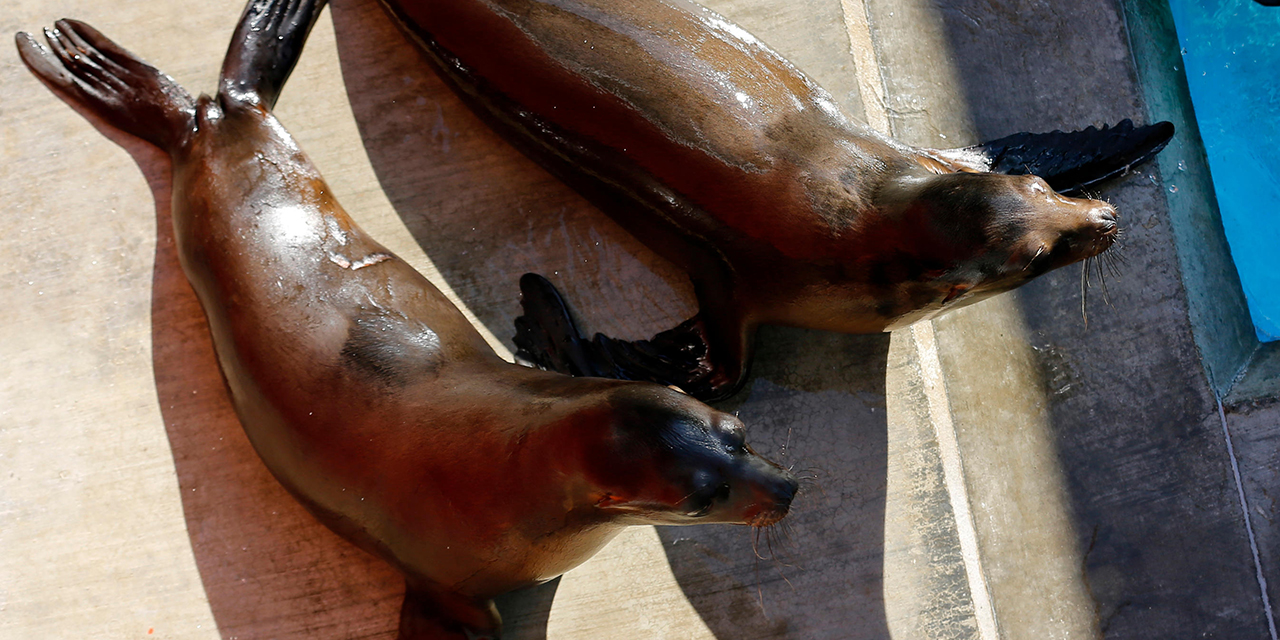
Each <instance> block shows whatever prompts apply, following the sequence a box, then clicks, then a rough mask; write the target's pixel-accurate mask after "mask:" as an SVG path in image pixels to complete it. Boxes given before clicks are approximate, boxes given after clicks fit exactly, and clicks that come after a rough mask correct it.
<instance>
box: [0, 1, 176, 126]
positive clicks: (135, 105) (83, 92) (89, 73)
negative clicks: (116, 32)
mask: <svg viewBox="0 0 1280 640" xmlns="http://www.w3.org/2000/svg"><path fill="white" fill-rule="evenodd" d="M44 37H45V40H46V42H48V45H49V46H48V48H45V47H44V46H42V45H41V44H40V43H38V42H36V39H35V38H33V37H32V36H31V35H30V34H27V33H24V32H19V33H18V34H17V38H16V39H17V44H18V55H19V56H21V57H22V61H23V62H25V63H26V65H27V67H28V68H29V69H31V72H32V73H34V74H36V75H37V76H39V77H40V78H41V79H42V80H44V81H45V82H47V83H48V84H50V85H52V86H53V87H54V88H55V89H58V90H59V91H60V92H61V93H62V94H63V95H65V96H66V97H67V98H69V99H71V100H72V101H74V102H75V103H76V104H79V105H81V106H82V107H84V108H85V109H88V110H89V111H92V112H93V113H94V114H95V115H97V116H99V117H101V118H102V119H104V120H106V121H107V122H108V123H110V124H111V125H112V126H114V127H117V128H119V129H121V130H123V131H125V132H127V133H130V134H133V135H135V136H138V137H139V138H142V139H143V140H146V141H148V142H150V143H152V144H154V145H156V146H158V147H160V148H161V149H164V150H165V151H173V150H175V149H177V148H178V147H180V146H182V145H183V144H184V143H185V141H186V140H187V139H188V137H189V134H190V132H191V131H192V130H193V128H194V126H195V101H194V100H193V99H192V98H191V94H189V93H187V91H186V90H185V89H183V88H182V87H181V86H180V85H178V83H177V82H176V81H175V80H174V79H173V78H170V77H169V76H168V75H165V74H164V73H162V72H160V70H158V69H156V68H155V67H153V66H151V65H149V64H147V63H146V62H143V61H142V60H141V59H140V58H138V57H137V56H135V55H133V54H132V53H129V52H128V51H126V50H124V49H123V48H121V47H120V46H119V45H117V44H116V43H114V42H112V41H111V40H110V39H109V38H107V37H106V36H104V35H102V34H101V33H99V32H98V30H97V29H94V28H93V27H91V26H89V25H87V24H85V23H83V22H80V21H77V20H66V19H63V20H59V21H57V22H56V23H54V26H53V28H46V29H45V30H44Z"/></svg>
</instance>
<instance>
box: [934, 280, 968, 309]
mask: <svg viewBox="0 0 1280 640" xmlns="http://www.w3.org/2000/svg"><path fill="white" fill-rule="evenodd" d="M971 289H973V285H972V284H969V283H967V282H961V283H959V284H955V285H952V287H951V291H948V292H947V297H946V298H943V300H942V304H947V303H949V302H951V301H952V300H955V299H956V298H959V297H960V296H962V295H964V294H966V293H969V291H970V290H971Z"/></svg>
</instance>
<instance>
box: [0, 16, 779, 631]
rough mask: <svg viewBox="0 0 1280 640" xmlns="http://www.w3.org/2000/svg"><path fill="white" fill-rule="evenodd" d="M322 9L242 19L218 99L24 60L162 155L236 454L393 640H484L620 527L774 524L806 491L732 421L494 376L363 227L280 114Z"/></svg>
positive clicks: (67, 24) (485, 356) (616, 390)
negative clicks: (397, 592) (336, 542)
mask: <svg viewBox="0 0 1280 640" xmlns="http://www.w3.org/2000/svg"><path fill="white" fill-rule="evenodd" d="M320 4H322V3H321V2H308V1H301V2H300V1H297V0H253V1H252V2H250V4H249V7H248V8H247V9H246V11H245V14H244V16H243V18H242V20H241V22H240V24H239V27H238V29H237V30H236V32H235V35H234V36H233V39H232V42H231V46H230V49H229V51H228V53H227V57H226V61H225V62H224V65H223V69H222V76H221V82H220V85H219V91H218V93H217V95H216V96H214V97H209V96H201V97H199V98H192V97H191V95H189V94H188V93H187V92H186V91H185V90H183V89H182V88H181V87H180V86H178V85H177V83H175V82H174V81H173V80H172V79H171V78H170V77H168V76H167V75H164V74H163V73H161V72H159V71H158V70H156V69H155V68H153V67H151V66H149V65H147V64H146V63H145V62H143V61H141V60H139V59H138V58H136V57H135V56H133V55H132V54H130V53H128V52H127V51H125V50H123V49H121V48H120V47H119V46H117V45H116V44H115V43H113V42H112V41H110V40H108V39H107V38H106V37H104V36H103V35H102V34H100V33H99V32H97V31H96V30H94V29H93V28H92V27H90V26H88V25H86V24H83V23H80V22H75V21H71V20H62V21H59V22H58V23H57V25H56V27H55V28H53V29H48V30H46V31H45V38H46V40H47V42H48V48H47V49H46V48H44V47H43V46H41V45H40V44H38V43H37V42H36V40H35V39H33V38H32V37H31V36H29V35H27V34H25V33H19V34H18V37H17V41H18V48H19V51H20V53H21V55H22V59H23V60H24V61H25V62H26V63H27V65H28V66H29V67H30V68H31V70H32V71H34V72H35V73H36V74H37V75H38V76H40V77H41V78H42V79H44V80H45V81H47V82H48V83H49V84H50V85H52V86H53V87H54V88H56V89H58V90H60V91H61V92H63V93H64V94H65V96H66V97H67V98H68V99H69V100H71V101H73V102H75V103H78V104H80V105H82V106H83V107H85V108H86V109H88V110H89V111H92V112H93V113H95V114H97V115H98V116H101V117H102V118H103V119H104V120H105V121H106V122H108V123H110V124H111V125H114V126H116V127H119V128H120V129H123V130H125V131H126V132H129V133H131V134H133V135H136V136H138V137H141V138H143V139H145V140H147V141H149V142H151V143H153V144H155V145H156V146H158V147H160V148H161V149H163V150H165V151H166V152H168V154H169V156H170V158H171V159H172V166H173V222H174V228H175V237H176V240H177V245H178V252H179V257H180V259H181V263H182V267H183V270H184V271H185V273H186V274H187V277H188V279H189V280H190V281H191V284H192V286H193V287H194V288H195V291H196V293H197V295H198V297H199V299H200V303H201V305H202V306H203V308H204V311H205V314H206V316H207V318H208V321H209V326H210V329H211V331H212V335H213V341H214V346H215V349H216V352H217V356H218V361H219V363H220V365H221V367H222V371H223V374H224V376H225V379H226V382H227V387H228V389H229V390H230V394H231V398H232V401H233V404H234V406H235V409H236V412H237V414H238V415H239V417H240V420H241V422H242V423H243V425H244V428H245V431H246V433H247V434H248V436H249V439H250V441H251V442H252V444H253V446H254V448H255V449H256V450H257V452H258V453H259V455H260V456H261V457H262V460H263V461H264V462H265V463H266V465H267V467H268V468H269V469H270V470H271V472H272V473H273V474H274V475H275V476H276V478H278V479H279V480H280V482H281V483H282V484H283V485H284V486H285V487H287V488H288V489H289V491H291V492H292V493H293V494H294V495H295V496H296V497H297V498H298V499H299V500H300V501H301V502H302V503H303V504H304V505H306V506H307V508H308V509H309V510H310V511H311V512H312V513H313V514H315V516H316V517H317V518H318V519H320V520H321V521H322V522H323V523H325V524H326V525H327V526H329V527H330V528H332V529H333V530H334V531H336V532H338V533H339V534H340V535H342V536H344V537H346V538H347V539H348V540H350V541H352V542H354V543H355V544H357V545H359V546H361V547H363V548H364V549H366V550H368V551H370V552H371V553H373V554H375V555H378V556H380V557H382V558H383V559H385V560H386V561H387V562H389V563H391V564H392V565H393V566H395V567H396V568H397V569H399V570H400V571H401V572H402V573H403V574H404V576H405V581H406V594H405V601H404V607H403V610H402V615H401V626H400V637H401V638H405V639H408V638H419V639H430V640H439V639H441V638H459V639H460V638H464V637H465V638H476V637H496V636H497V635H498V634H499V630H500V620H499V618H498V615H497V612H496V610H495V609H494V606H493V603H492V601H491V598H492V597H493V596H495V595H497V594H500V593H503V592H505V591H509V590H511V589H515V588H519V587H522V586H526V585H532V584H536V583H539V582H542V581H545V580H549V579H551V578H553V577H555V576H557V575H560V574H561V573H563V572H565V571H567V570H569V569H571V568H573V567H574V566H576V565H577V564H579V563H581V562H583V561H584V560H586V559H587V558H588V557H590V556H591V555H592V554H594V553H595V552H596V551H597V550H599V549H600V548H601V547H602V546H604V545H605V543H607V542H608V541H609V540H610V539H611V538H613V537H614V536H615V535H616V534H617V533H618V532H619V531H620V530H621V528H622V527H624V526H627V525H631V524H654V523H662V524H692V523H709V522H724V523H740V524H741V523H745V524H752V525H767V524H771V523H773V522H776V521H777V520H779V519H780V518H782V517H783V516H784V515H785V514H786V512H787V510H788V507H789V504H790V501H791V498H792V496H793V495H794V493H795V490H796V481H795V479H794V478H793V477H792V475H791V474H790V473H788V472H787V471H785V470H783V469H781V468H779V467H777V466H776V465H774V464H772V463H770V462H768V461H766V460H764V459H762V458H760V457H758V456H756V455H755V454H754V453H753V452H752V451H751V450H750V449H749V448H748V447H747V446H746V444H745V442H744V431H743V426H742V423H741V422H739V421H738V420H737V419H736V418H734V417H733V416H730V415H727V414H724V413H721V412H718V411H716V410H714V409H711V408H710V407H707V406H706V405H704V404H702V403H700V402H698V401H696V400H694V399H693V398H691V397H689V396H686V395H684V394H681V393H678V392H676V391H673V390H670V389H667V388H666V387H663V386H660V385H655V384H651V383H639V382H627V381H616V380H600V379H587V378H571V377H569V376H564V375H560V374H555V373H548V372H544V371H539V370H536V369H530V368H527V367H522V366H517V365H513V364H509V363H507V362H504V361H503V360H501V359H500V358H499V357H498V356H497V355H496V354H495V353H494V352H493V351H492V350H491V349H490V348H489V346H488V345H487V344H486V343H485V341H484V340H483V339H482V338H481V336H480V334H479V333H477V332H476V330H475V329H474V328H473V327H472V326H471V325H470V324H469V323H468V321H467V320H466V319H465V318H464V316H463V315H462V313H461V312H459V311H458V309H457V308H456V307H454V306H453V305H452V304H451V303H450V302H449V301H448V299H447V298H445V296H443V295H442V294H441V293H440V292H439V291H438V290H437V289H436V288H435V287H434V286H432V285H431V283H430V282H428V281H427V280H426V279H425V278H423V277H422V275H420V274H419V273H418V272H416V271H414V270H413V268H412V267H410V266H409V265H408V264H407V263H405V262H404V261H402V260H400V259H399V258H397V257H396V256H395V255H393V254H392V253H391V252H389V251H387V249H385V248H384V247H382V246H381V245H379V244H378V243H377V242H375V241H374V240H373V239H371V238H370V237H368V236H367V235H366V234H365V233H364V232H362V231H361V230H360V228H359V227H357V226H356V225H355V223H354V222H353V221H352V220H351V218H349V217H348V216H347V214H346V213H345V212H344V211H343V209H342V207H341V206H339V204H338V203H337V202H336V201H335V200H334V198H333V195H332V194H331V193H330V191H329V188H328V187H327V186H326V184H325V182H324V181H323V179H322V178H321V176H320V174H319V173H318V172H317V171H316V169H315V168H314V167H313V166H312V165H311V163H310V161H309V160H308V159H307V157H306V156H305V155H304V154H303V153H302V151H301V150H300V149H299V148H298V146H297V145H296V144H295V142H294V141H293V139H292V138H291V137H290V136H289V134H288V133H287V132H286V131H285V129H284V128H283V127H282V126H281V125H280V123H279V122H278V121H277V120H276V118H275V117H274V116H273V115H272V114H271V109H272V107H273V105H274V103H275V99H276V96H277V95H278V93H279V90H280V87H281V85H282V84H283V83H284V81H285V79H286V78H287V76H288V74H289V73H290V71H291V70H292V68H293V63H294V61H295V60H296V59H297V56H298V55H299V54H300V51H301V47H302V44H303V42H304V40H305V38H306V35H307V32H308V30H309V29H310V27H311V25H312V24H313V22H314V20H315V18H316V15H317V14H318V12H319V5H320Z"/></svg>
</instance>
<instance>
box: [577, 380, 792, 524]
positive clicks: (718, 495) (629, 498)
mask: <svg viewBox="0 0 1280 640" xmlns="http://www.w3.org/2000/svg"><path fill="white" fill-rule="evenodd" d="M606 422H607V424H606V425H605V426H604V427H603V429H602V430H601V431H599V432H598V438H596V439H595V442H594V443H593V446H592V447H591V448H590V450H589V451H588V452H587V458H588V464H587V467H588V469H589V471H588V474H589V478H588V479H589V482H590V483H591V485H592V486H593V487H594V493H593V499H594V501H595V506H596V508H597V509H599V510H601V511H602V512H603V513H605V514H608V515H609V516H611V517H614V518H617V519H619V520H622V521H626V522H629V523H636V524H702V523H711V522H719V523H733V524H749V525H753V526H768V525H771V524H773V523H775V522H777V521H779V520H781V519H782V517H783V516H785V515H786V514H787V511H788V509H789V508H790V505H791V499H792V498H793V497H794V496H795V493H796V489H797V487H798V483H797V481H796V478H795V476H793V475H792V474H791V473H790V472H789V471H787V470H786V469H783V468H782V467H780V466H778V465H777V464H775V463H773V462H771V461H769V460H766V459H765V458H762V457H760V456H758V455H756V453H755V452H754V451H752V450H751V447H749V446H747V444H746V429H745V427H744V426H743V424H742V422H741V421H740V420H738V418H736V417H734V416H732V415H729V414H727V413H724V412H721V411H716V410H715V409H712V408H711V407H709V406H707V405H705V404H703V403H702V402H699V401H697V400H695V399H693V398H692V397H689V396H687V395H685V394H683V393H681V392H679V391H675V390H672V389H669V388H667V387H663V386H660V385H653V384H640V383H632V384H628V385H626V386H624V387H621V388H619V389H617V390H616V391H615V392H614V393H612V394H611V396H610V398H609V410H608V413H607V420H606Z"/></svg>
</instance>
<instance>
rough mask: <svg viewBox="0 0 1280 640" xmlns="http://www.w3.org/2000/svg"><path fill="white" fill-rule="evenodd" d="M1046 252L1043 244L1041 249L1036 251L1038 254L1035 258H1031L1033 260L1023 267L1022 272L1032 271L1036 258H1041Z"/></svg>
mask: <svg viewBox="0 0 1280 640" xmlns="http://www.w3.org/2000/svg"><path fill="white" fill-rule="evenodd" d="M1044 250H1045V245H1044V243H1041V244H1040V248H1039V249H1036V254H1035V255H1034V256H1031V259H1030V260H1028V261H1027V264H1026V266H1024V267H1022V270H1023V271H1026V270H1027V269H1030V268H1031V265H1033V264H1035V262H1036V258H1039V257H1040V256H1041V254H1043V253H1044Z"/></svg>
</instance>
